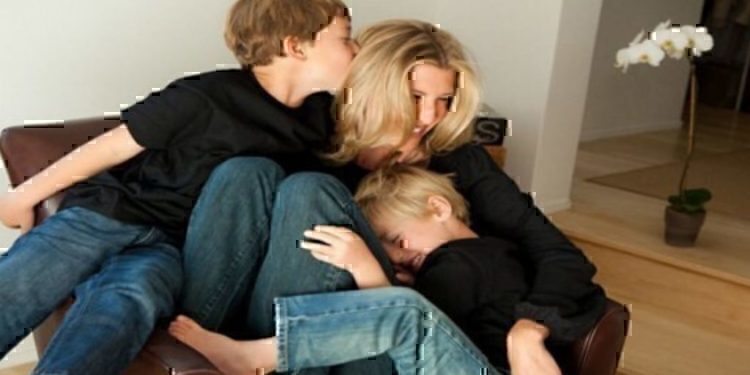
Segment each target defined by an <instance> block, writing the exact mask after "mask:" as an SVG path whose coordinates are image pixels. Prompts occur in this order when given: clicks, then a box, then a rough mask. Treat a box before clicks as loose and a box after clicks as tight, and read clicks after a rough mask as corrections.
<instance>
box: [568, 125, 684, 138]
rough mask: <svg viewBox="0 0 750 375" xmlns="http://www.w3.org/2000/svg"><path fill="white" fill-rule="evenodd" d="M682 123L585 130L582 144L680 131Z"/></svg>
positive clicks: (582, 134) (582, 135) (582, 133)
mask: <svg viewBox="0 0 750 375" xmlns="http://www.w3.org/2000/svg"><path fill="white" fill-rule="evenodd" d="M681 126H682V121H669V122H656V123H651V124H645V125H644V124H640V125H632V126H624V127H618V128H611V129H588V130H587V129H583V131H582V132H581V139H580V142H587V141H594V140H597V139H602V138H611V137H620V136H624V135H631V134H638V133H646V132H652V131H659V130H669V129H678V128H680V127H681Z"/></svg>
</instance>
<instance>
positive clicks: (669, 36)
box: [649, 21, 689, 59]
mask: <svg viewBox="0 0 750 375" xmlns="http://www.w3.org/2000/svg"><path fill="white" fill-rule="evenodd" d="M649 38H650V39H651V40H653V41H654V42H656V44H658V45H659V47H661V48H662V49H663V50H664V52H666V53H667V56H669V57H671V58H673V59H681V58H682V56H683V55H684V54H685V48H687V46H688V43H689V39H688V37H687V35H685V34H684V33H682V32H680V28H678V27H671V26H670V21H666V22H662V23H660V24H659V25H657V26H656V28H655V29H654V31H652V32H651V34H650V35H649Z"/></svg>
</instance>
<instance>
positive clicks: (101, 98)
mask: <svg viewBox="0 0 750 375" xmlns="http://www.w3.org/2000/svg"><path fill="white" fill-rule="evenodd" d="M232 3H233V0H212V1H210V2H207V1H203V0H160V1H150V0H129V1H115V0H108V1H107V0H76V1H57V0H35V1H22V0H5V1H3V4H2V10H1V11H0V46H2V47H1V48H2V50H1V52H0V53H1V55H0V56H1V57H0V128H5V127H7V126H11V125H22V124H24V122H25V121H34V120H63V119H73V118H81V117H92V116H102V115H103V114H104V113H105V112H118V111H119V110H120V107H121V106H122V105H130V104H132V103H134V102H135V101H136V97H138V96H145V95H147V94H148V93H149V92H150V90H151V89H152V88H161V87H163V86H164V85H165V84H166V83H168V82H169V81H171V80H173V79H175V78H178V77H180V76H182V75H183V74H185V73H186V72H197V71H206V70H211V69H215V68H216V66H217V64H227V66H234V59H233V57H232V55H231V54H230V53H229V52H228V50H227V49H226V48H225V47H224V42H223V39H222V33H223V24H224V20H225V16H226V12H227V10H228V9H229V7H230V5H231V4H232ZM7 185H8V181H7V178H6V174H5V171H4V170H2V171H0V187H4V186H7ZM0 227H1V226H0ZM15 238H16V233H15V232H14V231H11V230H8V229H5V228H4V227H2V228H0V248H7V247H9V246H10V244H11V243H12V242H13V240H14V239H15ZM17 349H18V351H17V352H16V353H14V354H11V355H9V357H8V361H3V362H0V368H1V367H4V366H8V365H10V364H15V363H20V362H24V361H29V360H34V359H35V358H34V354H33V348H31V345H30V343H28V342H26V343H24V344H22V345H21V346H19V347H18V348H17Z"/></svg>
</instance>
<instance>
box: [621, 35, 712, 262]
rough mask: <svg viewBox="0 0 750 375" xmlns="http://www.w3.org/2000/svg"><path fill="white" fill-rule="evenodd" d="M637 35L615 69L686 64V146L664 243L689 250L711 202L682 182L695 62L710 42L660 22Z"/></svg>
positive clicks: (691, 129)
mask: <svg viewBox="0 0 750 375" xmlns="http://www.w3.org/2000/svg"><path fill="white" fill-rule="evenodd" d="M644 36H645V32H644V31H641V32H640V33H639V34H638V35H637V36H636V38H635V39H634V40H633V41H632V42H630V45H629V46H628V47H626V48H623V49H621V50H619V51H617V55H616V57H615V59H616V60H617V63H616V65H615V66H616V67H618V68H622V69H623V72H627V68H628V66H629V65H633V64H639V63H648V64H650V65H652V66H659V64H660V63H661V61H662V60H663V59H664V57H665V56H669V57H671V58H674V59H681V58H683V57H684V56H686V57H687V60H688V61H689V63H690V113H689V123H688V145H687V152H686V154H685V159H684V161H683V167H682V175H681V177H680V182H679V185H678V188H677V194H675V195H671V196H670V197H669V205H668V206H667V208H666V210H665V214H664V220H665V231H664V238H665V240H666V242H667V243H668V244H670V245H673V246H681V247H687V246H693V245H694V244H695V240H696V238H697V237H698V233H699V232H700V229H701V227H702V226H703V223H704V221H705V219H706V209H705V207H704V205H705V203H706V202H708V201H709V200H711V192H710V191H709V190H708V189H705V188H695V189H687V188H686V187H685V180H686V178H687V172H688V169H689V168H690V160H691V159H692V156H693V148H694V146H695V104H696V94H697V87H696V78H695V59H696V58H698V57H700V56H701V54H703V53H704V52H706V51H709V50H711V48H713V38H712V37H711V35H710V34H709V33H708V31H707V30H706V28H705V27H695V26H691V25H684V26H676V25H671V23H670V21H666V22H662V23H660V24H659V25H657V26H656V28H655V29H654V30H653V31H652V32H650V33H649V37H648V38H646V39H645V40H644Z"/></svg>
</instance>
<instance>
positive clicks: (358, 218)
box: [180, 157, 392, 374]
mask: <svg viewBox="0 0 750 375" xmlns="http://www.w3.org/2000/svg"><path fill="white" fill-rule="evenodd" d="M316 224H327V225H345V226H349V227H351V228H352V229H353V230H354V231H355V232H357V233H359V234H360V235H361V236H362V237H363V239H364V240H365V241H366V242H367V243H368V245H369V246H370V249H372V251H373V253H374V254H375V256H376V258H378V260H379V261H380V262H381V264H382V265H383V267H384V269H385V270H387V273H389V274H390V275H392V271H391V267H390V263H389V262H388V260H387V257H386V256H385V252H384V250H383V249H382V248H381V245H380V242H379V241H378V240H377V237H376V236H375V234H374V233H373V232H372V230H371V229H370V227H369V224H368V223H367V221H366V220H365V219H364V217H363V216H362V214H361V213H360V212H359V209H358V208H357V206H356V205H355V203H354V202H353V200H352V197H351V193H350V192H349V191H348V190H347V189H346V187H345V186H343V184H341V182H339V181H338V180H336V179H335V178H333V177H331V176H328V175H324V174H319V173H298V174H293V175H291V176H289V177H286V175H285V173H284V172H283V170H282V169H281V167H279V166H278V165H277V164H275V163H274V162H272V161H270V160H268V159H264V158H255V157H242V158H234V159H230V160H228V161H226V162H224V163H223V164H222V165H220V166H219V167H217V169H216V170H215V171H214V172H213V173H212V175H211V177H210V179H209V181H208V182H207V183H206V185H205V186H204V188H203V191H202V192H201V196H200V198H199V200H198V202H197V204H196V207H195V209H194V211H193V215H192V216H191V218H190V225H189V226H188V232H187V238H186V242H185V246H184V248H183V265H184V272H185V283H184V286H183V294H182V299H181V303H180V308H181V309H182V311H183V312H184V313H186V314H187V315H189V316H191V317H193V318H194V319H196V320H197V321H198V322H199V323H201V324H202V325H204V326H205V327H207V328H209V329H212V330H217V329H219V328H221V327H222V323H225V322H226V320H227V319H231V318H235V319H238V320H240V321H241V323H242V324H241V326H242V328H243V330H244V337H243V338H259V337H268V336H273V334H274V307H273V306H274V305H273V300H274V298H275V297H279V296H289V295H298V294H303V293H316V292H326V291H334V290H342V289H354V288H355V287H356V285H355V284H354V280H353V279H352V277H351V275H350V274H349V273H348V272H345V271H342V270H340V269H338V268H336V267H333V266H331V265H328V264H326V263H322V262H320V261H318V260H316V259H315V258H313V257H312V256H311V255H310V254H309V253H308V252H307V251H306V250H303V249H301V248H299V247H298V244H297V243H298V241H299V240H302V238H303V235H302V233H303V231H304V230H305V229H310V228H312V227H313V226H314V225H316ZM224 332H226V330H224ZM329 370H330V371H329ZM329 372H330V373H334V374H368V373H369V374H390V373H391V364H390V360H389V359H388V358H387V357H385V356H381V357H378V358H377V359H375V360H363V361H357V362H354V363H351V364H347V365H344V366H338V367H336V368H334V369H332V370H331V369H328V368H321V369H309V370H306V371H305V372H304V373H305V374H312V373H329Z"/></svg>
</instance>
